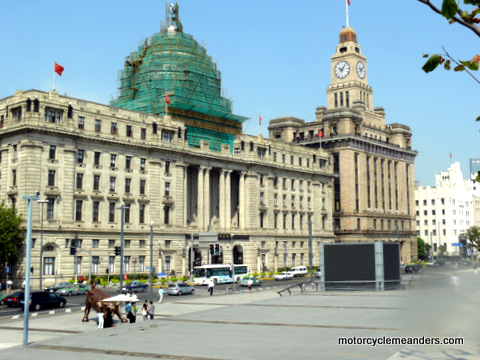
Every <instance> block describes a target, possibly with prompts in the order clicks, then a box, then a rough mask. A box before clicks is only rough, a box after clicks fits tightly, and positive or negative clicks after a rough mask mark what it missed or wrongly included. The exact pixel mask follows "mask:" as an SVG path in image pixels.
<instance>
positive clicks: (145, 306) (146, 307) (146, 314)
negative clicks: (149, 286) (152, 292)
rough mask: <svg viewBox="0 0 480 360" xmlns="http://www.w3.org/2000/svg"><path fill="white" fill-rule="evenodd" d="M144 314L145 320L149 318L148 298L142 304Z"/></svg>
mask: <svg viewBox="0 0 480 360" xmlns="http://www.w3.org/2000/svg"><path fill="white" fill-rule="evenodd" d="M142 315H143V321H145V320H148V304H147V300H145V302H144V303H143V306H142Z"/></svg>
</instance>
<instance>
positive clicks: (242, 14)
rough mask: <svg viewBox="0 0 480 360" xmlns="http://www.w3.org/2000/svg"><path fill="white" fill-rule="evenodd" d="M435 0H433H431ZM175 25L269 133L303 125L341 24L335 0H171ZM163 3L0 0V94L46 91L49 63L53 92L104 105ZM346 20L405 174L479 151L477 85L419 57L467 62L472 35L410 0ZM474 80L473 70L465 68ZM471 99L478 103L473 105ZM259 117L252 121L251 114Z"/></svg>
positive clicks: (428, 179) (321, 94)
mask: <svg viewBox="0 0 480 360" xmlns="http://www.w3.org/2000/svg"><path fill="white" fill-rule="evenodd" d="M433 2H434V3H437V5H440V4H441V0H433ZM178 4H179V15H180V19H181V21H182V24H183V29H184V32H185V33H188V34H191V35H193V37H194V38H195V39H196V40H197V42H198V43H199V44H201V45H202V46H204V47H206V48H207V52H208V54H209V55H210V56H211V57H212V58H213V59H214V61H215V62H216V63H217V66H218V69H219V70H220V71H221V74H222V88H223V91H224V96H225V97H227V98H229V99H231V100H232V101H233V113H234V114H237V115H242V116H246V117H249V118H250V120H248V121H246V122H245V123H244V126H243V130H244V132H245V133H247V134H252V135H258V134H262V136H264V137H266V138H267V137H268V129H267V128H268V121H269V120H271V119H275V118H278V117H281V116H294V117H297V118H300V119H303V120H305V121H306V122H311V121H314V120H315V109H316V107H317V106H326V102H327V96H326V89H327V87H328V86H329V84H330V83H331V75H330V58H331V56H332V55H334V54H335V49H336V45H337V43H338V41H339V33H340V31H341V29H342V27H343V26H345V25H346V14H345V8H346V5H345V0H260V1H258V0H257V1H253V0H242V1H232V0H180V1H178ZM166 5H167V2H165V1H159V0H102V1H93V0H82V1H65V0H42V1H38V0H2V1H0V13H1V14H3V16H2V21H1V22H0V36H1V39H2V43H3V47H2V51H1V52H0V68H1V70H0V99H1V98H5V97H8V96H11V95H13V94H14V93H15V91H17V90H30V89H37V90H42V91H50V90H51V89H52V85H53V84H52V82H53V64H54V62H57V63H59V64H61V65H62V66H63V67H64V68H65V71H64V72H63V75H62V76H61V77H59V76H56V79H55V89H56V91H58V92H59V93H60V94H62V95H65V94H66V95H68V96H71V97H75V98H79V99H84V100H88V101H93V102H98V103H103V104H108V103H109V101H110V100H112V99H113V98H115V97H116V96H117V91H118V89H117V88H118V72H119V71H120V70H121V69H122V68H123V63H124V59H125V57H126V56H127V55H129V54H130V52H132V51H134V50H136V49H137V48H138V45H139V44H141V43H142V42H143V41H144V40H145V38H147V37H150V36H151V35H153V34H154V33H157V32H159V31H160V26H161V24H162V23H164V22H165V8H166ZM349 23H350V26H351V27H353V28H354V30H355V32H356V34H357V41H358V43H359V45H360V46H361V48H362V53H363V55H365V56H366V57H367V64H368V79H369V85H370V86H371V87H372V88H373V91H374V94H373V102H374V107H383V108H385V111H386V123H387V124H389V123H401V124H404V125H407V126H409V127H410V128H411V130H412V134H413V135H412V148H413V149H414V150H416V151H418V156H417V157H416V160H415V179H416V180H417V181H419V183H420V185H422V186H427V185H432V186H433V185H435V174H436V173H439V172H440V171H443V170H447V169H448V167H449V166H450V164H451V163H452V162H456V161H459V162H460V163H461V167H462V171H463V174H464V178H468V176H469V159H470V158H474V157H480V149H479V136H480V133H479V129H480V123H477V122H475V119H476V118H477V116H479V115H480V107H479V106H478V104H479V101H478V93H479V89H480V85H479V84H478V83H477V82H476V81H475V80H474V79H472V78H471V77H470V76H469V75H468V74H466V73H465V72H462V73H455V72H453V71H449V72H447V71H444V70H443V69H438V70H436V71H435V72H433V73H430V74H426V73H424V72H423V70H421V67H422V65H423V64H424V62H425V59H424V58H423V57H422V55H423V54H425V53H426V54H432V53H439V52H442V46H443V47H444V48H445V49H446V50H447V51H448V52H449V53H450V54H451V55H452V56H453V57H454V58H457V59H462V60H469V59H471V58H472V57H473V55H474V54H475V51H478V41H479V38H478V37H477V36H476V35H475V34H474V33H473V32H471V31H470V30H468V29H466V28H463V27H461V26H460V25H457V24H454V25H449V24H448V22H447V21H446V20H445V19H444V18H442V17H441V16H439V15H437V14H435V13H434V12H432V11H431V10H430V9H429V8H427V7H426V6H425V5H423V4H421V3H419V2H418V1H417V0H402V1H384V0H351V6H349ZM475 75H476V76H477V77H478V78H480V73H475ZM475 104H477V105H475ZM259 115H260V116H261V117H262V125H261V127H260V126H259V122H258V118H259Z"/></svg>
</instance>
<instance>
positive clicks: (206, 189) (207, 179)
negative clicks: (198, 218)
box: [203, 167, 211, 229]
mask: <svg viewBox="0 0 480 360" xmlns="http://www.w3.org/2000/svg"><path fill="white" fill-rule="evenodd" d="M204 170H205V179H204V188H203V193H204V198H203V200H204V221H203V227H204V228H205V229H208V227H209V225H210V216H211V215H210V170H211V168H210V167H205V168H204Z"/></svg>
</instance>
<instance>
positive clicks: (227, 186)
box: [225, 170, 232, 229]
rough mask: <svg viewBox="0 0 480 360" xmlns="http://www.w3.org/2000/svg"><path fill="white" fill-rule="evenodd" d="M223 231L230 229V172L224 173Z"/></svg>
mask: <svg viewBox="0 0 480 360" xmlns="http://www.w3.org/2000/svg"><path fill="white" fill-rule="evenodd" d="M225 175H226V176H225V229H230V228H231V227H232V201H231V200H232V199H231V197H232V191H231V185H232V182H231V175H232V171H231V170H228V171H226V172H225Z"/></svg>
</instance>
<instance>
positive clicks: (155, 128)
mask: <svg viewBox="0 0 480 360" xmlns="http://www.w3.org/2000/svg"><path fill="white" fill-rule="evenodd" d="M157 131H158V126H157V123H156V122H153V123H152V133H154V134H156V133H157Z"/></svg>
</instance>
